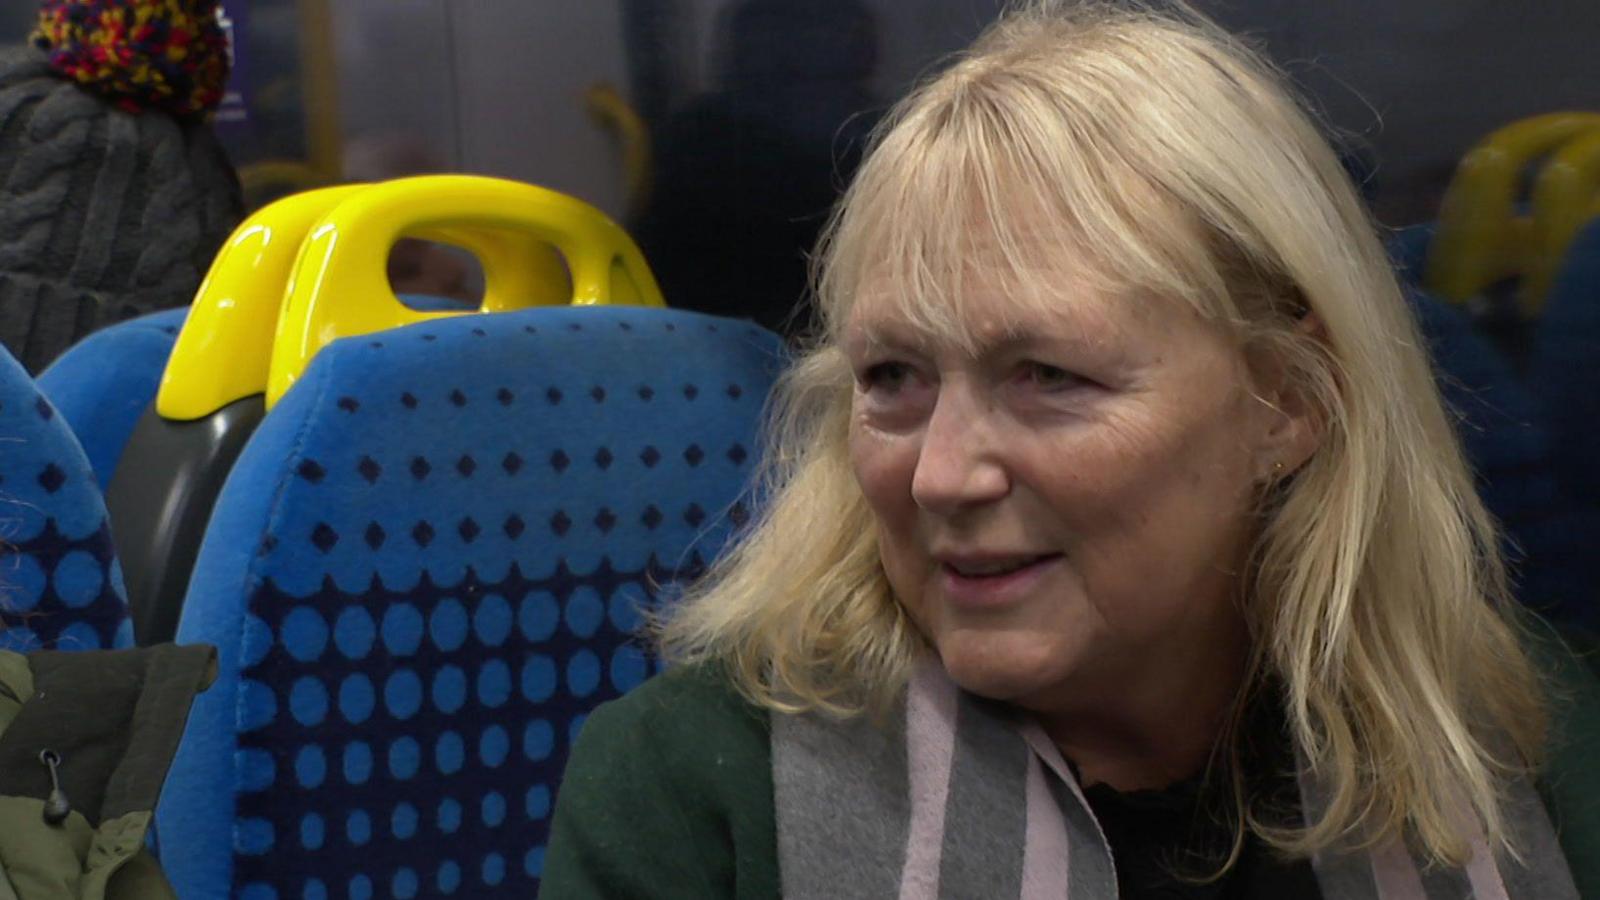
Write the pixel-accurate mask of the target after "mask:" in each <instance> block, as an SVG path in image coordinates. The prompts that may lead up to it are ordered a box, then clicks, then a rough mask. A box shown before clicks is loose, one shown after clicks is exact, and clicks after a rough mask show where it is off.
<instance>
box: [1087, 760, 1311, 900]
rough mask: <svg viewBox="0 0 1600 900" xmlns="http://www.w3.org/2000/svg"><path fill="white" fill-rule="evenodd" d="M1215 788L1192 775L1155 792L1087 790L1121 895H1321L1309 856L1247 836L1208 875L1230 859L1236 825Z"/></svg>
mask: <svg viewBox="0 0 1600 900" xmlns="http://www.w3.org/2000/svg"><path fill="white" fill-rule="evenodd" d="M1215 796H1216V794H1215V792H1209V791H1203V790H1202V789H1201V783H1200V779H1198V778H1195V779H1192V780H1190V781H1185V782H1182V783H1180V784H1176V785H1173V786H1171V787H1167V788H1162V789H1160V790H1152V791H1132V792H1129V793H1118V792H1117V791H1116V790H1114V789H1112V788H1111V787H1108V786H1106V785H1103V784H1097V785H1094V786H1092V787H1089V788H1087V789H1086V790H1085V791H1084V797H1085V799H1087V800H1088V801H1089V806H1090V808H1092V809H1093V810H1094V815H1095V818H1096V819H1098V820H1099V821H1100V827H1101V828H1102V829H1103V830H1104V831H1105V835H1106V840H1107V841H1108V842H1110V844H1111V854H1112V858H1113V859H1114V860H1115V861H1116V866H1117V887H1118V889H1119V892H1120V894H1121V897H1122V900H1255V898H1273V900H1281V898H1286V897H1293V898H1296V900H1300V898H1307V900H1316V898H1319V897H1321V896H1322V893H1321V891H1320V890H1319V889H1318V887H1317V879H1316V875H1315V874H1314V873H1313V871H1312V868H1311V863H1310V861H1308V860H1293V861H1290V860H1285V859H1283V858H1282V857H1280V856H1279V855H1277V854H1275V853H1274V852H1273V851H1272V850H1271V849H1270V848H1268V847H1266V846H1265V845H1264V844H1262V842H1261V841H1260V839H1258V838H1256V837H1255V835H1247V836H1246V839H1245V845H1244V849H1243V851H1242V853H1241V855H1240V858H1239V861H1238V863H1237V864H1236V865H1235V866H1234V867H1233V868H1232V869H1230V870H1229V871H1228V873H1227V874H1226V875H1225V876H1223V877H1222V878H1221V879H1216V880H1206V879H1209V878H1210V876H1212V875H1214V874H1215V873H1216V870H1217V869H1218V868H1220V866H1221V863H1222V861H1223V860H1225V859H1226V858H1227V853H1228V848H1229V846H1230V845H1231V843H1232V840H1233V826H1232V825H1231V824H1230V823H1229V822H1228V821H1226V817H1225V815H1222V814H1219V812H1218V811H1217V810H1216V808H1215V807H1216V804H1215V803H1214V802H1208V800H1207V798H1208V797H1215Z"/></svg>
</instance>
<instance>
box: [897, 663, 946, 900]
mask: <svg viewBox="0 0 1600 900" xmlns="http://www.w3.org/2000/svg"><path fill="white" fill-rule="evenodd" d="M958 699H959V697H958V695H957V693H956V688H955V685H953V684H951V683H950V682H949V680H948V679H946V678H945V676H944V671H943V669H942V668H940V663H939V662H938V660H934V661H932V662H931V663H924V664H922V665H920V666H918V667H917V671H916V672H915V673H914V674H913V675H912V676H911V687H910V690H909V691H907V695H906V762H907V768H908V770H909V774H910V780H911V825H910V827H909V829H908V830H907V834H906V862H905V867H904V868H903V869H901V871H900V900H933V898H936V897H938V896H939V863H940V858H941V854H942V852H943V850H944V812H945V803H946V801H948V800H949V798H950V770H951V767H952V765H953V763H954V760H955V755H956V708H957V701H958Z"/></svg>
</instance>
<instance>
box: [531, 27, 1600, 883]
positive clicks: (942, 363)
mask: <svg viewBox="0 0 1600 900" xmlns="http://www.w3.org/2000/svg"><path fill="white" fill-rule="evenodd" d="M818 275H819V278H818V288H819V290H818V294H819V300H820V306H821V311H822V315H823V319H824V325H823V327H824V333H823V335H822V338H821V340H820V342H819V343H818V345H817V347H816V348H815V349H814V350H813V351H812V352H811V353H809V355H807V356H806V357H804V358H803V359H801V360H800V361H799V362H798V363H797V364H796V366H795V368H794V370H793V371H792V373H791V374H790V376H789V378H788V380H787V382H786V384H785V385H784V388H783V390H782V392H781V397H780V399H781V405H780V408H779V410H778V417H777V423H778V427H777V429H776V435H775V440H774V446H773V448H772V450H771V452H770V454H769V464H770V466H771V469H772V490H773V491H774V493H773V494H772V497H773V500H772V502H771V503H770V504H769V506H768V509H767V510H766V514H765V518H764V519H763V520H761V521H760V522H759V523H758V525H757V526H756V527H755V529H754V531H753V532H752V533H750V535H749V536H748V538H747V539H746V540H745V541H744V542H743V543H742V544H741V545H740V547H739V548H738V549H737V550H736V552H734V553H733V554H732V555H731V556H730V557H729V558H728V559H726V560H725V561H724V562H723V563H722V564H721V566H720V568H719V569H717V570H716V572H715V573H714V575H713V577H712V578H710V579H709V580H708V582H707V583H706V584H705V585H703V586H702V588H701V589H700V590H699V591H698V593H697V594H696V595H695V596H692V597H690V598H689V599H688V600H687V601H686V602H685V603H683V604H682V605H680V606H678V607H676V608H675V609H674V610H672V611H671V613H670V617H669V618H668V619H667V620H666V621H665V622H664V623H663V626H662V632H661V643H662V649H663V651H664V652H665V653H666V654H667V656H668V658H670V659H672V660H674V661H677V662H679V663H680V664H681V665H680V666H679V667H678V668H677V669H676V670H674V671H673V672H672V673H670V674H668V675H666V676H664V677H662V678H658V679H656V680H655V681H654V682H652V683H650V684H647V685H646V686H644V687H643V688H641V689H640V690H638V691H636V692H635V693H633V694H632V695H630V696H628V697H626V698H624V699H623V700H621V701H618V702H616V703H614V704H611V705H609V706H607V707H604V708H602V709H600V710H599V711H597V712H596V713H595V714H594V715H593V716H592V717H591V719H590V720H589V721H588V723H587V725H586V726H585V729H584V733H583V738H582V740H581V741H580V742H579V744H578V746H577V748H576V749H575V751H574V756H573V759H572V762H571V765H570V768H569V771H568V774H567V776H566V780H565V782H564V785H563V789H562V794H561V801H560V806H559V810H558V813H557V816H556V821H555V826H554V834H553V837H552V842H551V846H550V851H549V856H548V859H547V862H546V868H545V882H544V894H543V896H545V897H550V898H568V897H609V898H615V897H650V898H665V897H686V898H687V897H695V898H708V897H739V898H770V897H776V896H779V895H780V894H781V895H782V896H785V897H789V898H799V897H819V898H820V897H826V898H851V897H860V898H880V897H902V898H922V897H929V898H931V897H963V898H965V897H1027V898H1036V897H1037V898H1042V897H1069V898H1072V900H1084V898H1099V897H1113V896H1121V897H1124V898H1140V897H1154V896H1161V897H1178V896H1183V897H1188V896H1193V897H1201V896H1206V897H1215V896H1225V897H1249V898H1258V897H1294V898H1300V897H1323V898H1329V900H1335V898H1337V900H1344V898H1380V897H1381V898H1413V897H1414V898H1423V897H1427V898H1441V897H1452V898H1453V897H1461V898H1465V897H1478V898H1489V897H1496V898H1514V900H1524V898H1576V897H1578V896H1580V889H1581V890H1582V891H1584V892H1588V891H1595V892H1600V880H1597V877H1600V875H1597V873H1600V869H1597V865H1600V828H1597V825H1600V808H1597V803H1600V784H1597V780H1596V779H1595V777H1594V776H1593V775H1592V774H1591V773H1590V772H1589V768H1590V767H1591V766H1592V762H1591V761H1590V760H1589V757H1588V756H1587V755H1586V754H1589V753H1592V752H1593V751H1594V749H1595V744H1594V743H1593V739H1594V737H1595V735H1596V732H1597V725H1596V722H1597V717H1596V715H1595V710H1596V709H1597V705H1596V698H1597V693H1596V688H1595V686H1594V685H1593V684H1592V683H1591V681H1590V679H1589V677H1588V675H1587V673H1586V671H1585V670H1584V668H1583V667H1582V665H1581V664H1578V663H1576V662H1574V660H1573V659H1572V658H1571V657H1570V656H1569V655H1567V654H1566V652H1565V651H1564V650H1562V649H1561V646H1560V644H1559V643H1558V642H1556V641H1554V640H1553V639H1552V638H1550V637H1549V636H1548V635H1544V636H1541V632H1540V631H1538V630H1537V629H1536V628H1535V627H1534V626H1533V625H1532V624H1531V623H1528V622H1524V621H1522V620H1521V619H1519V617H1518V616H1517V615H1516V614H1514V613H1513V611H1512V610H1511V609H1510V608H1509V606H1508V602H1507V585H1506V573H1505V570H1504V567H1503V564H1502V561H1501V559H1500V557H1499V556H1498V554H1497V537H1496V534H1495V528H1494V524H1493V522H1492V521H1491V520H1490V518H1489V516H1488V515H1487V514H1486V513H1485V511H1484V508H1483V505H1482V504H1481V503H1480V501H1479V499H1478V497H1477V496H1476V495H1475V493H1474V489H1473V481H1472V477H1471V474H1470V473H1469V471H1468V469H1467V467H1466V465H1465V464H1464V462H1463V460H1462V455H1461V452H1460V449H1459V447H1458V444H1457V441H1456V438H1455V436H1454V434H1453V433H1452V430H1451V422H1450V418H1449V416H1448V415H1447V413H1446V411H1445V409H1444V408H1443V407H1442V405H1441V403H1440V400H1439V396H1438V393H1437V391H1436V390H1435V388H1434V385H1433V381H1432V378H1431V374H1430V371H1429V364H1428V360H1427V358H1426V357H1425V355H1424V352H1423V351H1422V350H1421V349H1420V347H1421V344H1420V341H1419V339H1418V336H1417V331H1416V327H1415V325H1414V323H1413V322H1412V321H1411V319H1410V318H1409V316H1408V314H1407V312H1406V307H1405V305H1404V303H1403V302H1402V299H1401V295H1400V291H1399V289H1398V287H1397V285H1396V282H1395V278H1394V276H1393V275H1392V273H1391V271H1390V268H1389V265H1388V262H1387V260H1386V259H1385V257H1384V255H1383V252H1382V250H1381V249H1380V246H1379V244H1378V242H1377V240H1376V239H1375V237H1374V233H1373V227H1372V225H1371V223H1370V221H1369V219H1368V218H1367V215H1366V213H1365V211H1364V210H1363V208H1362V206H1361V204H1360V202H1359V201H1358V200H1357V198H1356V194H1355V192H1354V191H1353V190H1352V187H1351V185H1350V183H1349V181H1348V179H1347V178H1346V176H1345V174H1344V172H1343V171H1342V170H1341V168H1340V166H1339V164H1338V162H1337V161H1336V159H1335V157H1334V154H1333V153H1332V152H1331V151H1330V150H1329V147H1328V146H1327V144H1326V143H1325V141H1324V140H1323V138H1322V137H1321V135H1320V134H1319V133H1318V131H1317V129H1316V128H1315V127H1314V126H1313V125H1312V123H1311V121H1310V120H1309V119H1308V117H1307V116H1306V114H1305V113H1304V112H1303V111H1302V110H1301V109H1300V108H1299V107H1298V106H1297V105H1296V103H1295V101H1294V100H1293V99H1292V98H1291V96H1290V95H1289V93H1288V92H1287V91H1286V90H1285V88H1284V87H1283V85H1282V84H1281V82H1280V80H1279V78H1278V77H1277V76H1276V75H1275V74H1274V73H1273V72H1272V71H1271V70H1270V69H1269V68H1268V67H1267V66H1266V64H1264V63H1263V62H1262V61H1261V60H1260V59H1258V58H1257V57H1256V56H1255V55H1254V54H1252V53H1251V52H1250V51H1249V50H1247V49H1246V48H1244V47H1242V46H1241V45H1240V44H1239V43H1238V42H1236V41H1235V40H1233V39H1231V38H1229V37H1228V36H1227V35H1225V34H1223V33H1221V32H1220V31H1219V30H1217V29H1216V28H1215V27H1213V26H1211V25H1210V24H1209V23H1207V22H1205V21H1203V20H1201V19H1200V18H1199V17H1197V16H1193V15H1190V14H1188V13H1186V12H1184V11H1182V10H1179V11H1177V12H1169V13H1160V14H1158V13H1153V12H1142V11H1128V10H1127V9H1126V7H1123V8H1120V9H1119V8H1116V7H1111V6H1106V5H1100V4H1094V3H1078V4H1071V5H1066V4H1035V5H1032V6H1029V7H1026V8H1024V9H1020V10H1017V11H1014V12H1012V13H1011V14H1009V15H1008V16H1006V17H1005V18H1004V19H1003V20H1002V21H1000V22H999V23H998V24H996V25H995V26H993V27H992V28H991V29H990V30H989V31H988V32H987V33H986V34H985V35H984V36H983V37H982V38H981V39H980V40H979V41H978V42H977V44H976V45H975V46H974V47H972V48H971V49H970V50H969V51H968V52H967V53H966V54H964V56H963V57H962V58H960V59H959V60H957V61H956V62H955V63H954V64H953V65H951V66H950V67H949V68H948V69H946V70H944V71H943V72H942V73H941V74H939V75H938V76H937V77H935V78H933V79H932V80H931V81H929V82H928V83H926V84H925V85H923V86H922V87H921V88H919V89H918V90H917V91H915V92H914V93H913V94H912V95H911V96H909V97H908V98H906V99H905V100H904V101H902V102H901V103H900V104H899V106H898V107H897V109H896V110H895V111H894V113H893V114H892V115H891V117H890V119H889V121H888V122H887V123H886V124H885V125H884V126H883V128H882V130H881V132H880V135H879V138H878V140H877V142H876V143H875V145H874V147H873V149H872V151H871V152H870V154H869V156H868V158H867V160H866V162H865V163H864V164H863V166H862V168H861V169H860V170H859V172H858V174H857V176H856V178H855V181H854V183H853V184H852V186H851V187H850V189H849V191H848V193H847V195H846V196H845V198H844V200H843V202H842V203H841V205H840V208H839V210H838V212H837V214H836V216H835V219H834V220H833V223H832V226H831V228H830V230H829V232H828V234H827V236H826V239H825V241H824V244H823V246H822V248H821V252H820V254H819V269H818ZM1554 683H1559V684H1554ZM1553 686H1554V687H1555V688H1556V689H1554V690H1552V687H1553ZM1541 792H1542V793H1541ZM1593 895H1600V894H1591V896H1593Z"/></svg>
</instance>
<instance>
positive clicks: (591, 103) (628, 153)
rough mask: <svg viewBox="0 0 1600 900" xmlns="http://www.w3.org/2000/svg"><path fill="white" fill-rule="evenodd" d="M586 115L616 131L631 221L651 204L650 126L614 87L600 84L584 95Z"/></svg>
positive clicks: (594, 85)
mask: <svg viewBox="0 0 1600 900" xmlns="http://www.w3.org/2000/svg"><path fill="white" fill-rule="evenodd" d="M583 102H584V105H585V106H586V107H588V110H589V115H590V117H591V118H593V119H594V120H595V122H596V123H598V124H599V125H601V126H603V127H605V128H608V129H610V130H611V131H613V132H615V133H616V135H617V138H618V140H620V141H621V143H622V165H623V171H624V174H625V176H626V178H627V186H628V188H627V189H628V216H629V217H630V218H634V217H637V216H639V215H640V214H641V213H643V212H644V210H645V207H647V206H649V205H650V191H651V189H652V187H653V181H654V177H655V176H654V173H653V172H652V171H651V161H650V157H651V149H650V126H649V125H647V124H645V121H644V117H643V116H641V115H639V113H638V111H637V110H635V109H634V108H633V107H632V106H630V105H629V104H628V101H627V98H625V97H623V96H622V92H621V91H618V90H617V88H616V86H615V85H613V84H610V83H608V82H604V81H600V82H596V83H594V84H592V85H590V86H589V89H588V90H587V91H584V93H583Z"/></svg>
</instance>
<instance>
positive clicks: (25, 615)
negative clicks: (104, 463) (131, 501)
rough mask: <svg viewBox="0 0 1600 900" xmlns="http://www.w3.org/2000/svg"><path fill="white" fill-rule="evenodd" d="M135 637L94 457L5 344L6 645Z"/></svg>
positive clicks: (0, 602)
mask: <svg viewBox="0 0 1600 900" xmlns="http://www.w3.org/2000/svg"><path fill="white" fill-rule="evenodd" d="M132 645H133V626H132V622H131V620H130V619H129V616H128V603H127V597H126V594H125V592H124V589H123V585H122V570H121V569H120V568H119V567H118V565H117V559H116V555H115V554H114V553H113V550H112V543H111V530H110V527H109V524H108V522H107V518H106V506H105V500H104V498H103V497H102V495H101V493H100V488H99V486H98V485H97V484H96V482H95V478H94V473H93V472H92V471H91V470H90V467H89V460H88V458H87V457H86V456H85V455H84V452H83V448H82V447H81V446H79V444H78V441H77V439H76V438H75V437H74V436H73V434H72V430H71V429H70V428H68V427H67V423H66V420H65V419H64V418H63V417H62V415H61V413H60V412H59V411H58V410H57V409H56V408H55V407H54V406H52V405H51V404H50V401H49V400H46V399H45V397H44V395H43V394H41V393H40V392H39V389H38V387H37V385H36V384H35V383H34V380H33V378H32V377H31V376H30V375H29V374H28V372H27V370H25V369H24V368H23V367H22V364H21V363H19V362H17V360H16V359H15V358H13V357H12V356H11V354H9V353H6V352H3V351H0V648H3V649H7V650H20V651H27V650H37V649H46V650H102V649H111V648H121V647H130V646H132Z"/></svg>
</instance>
